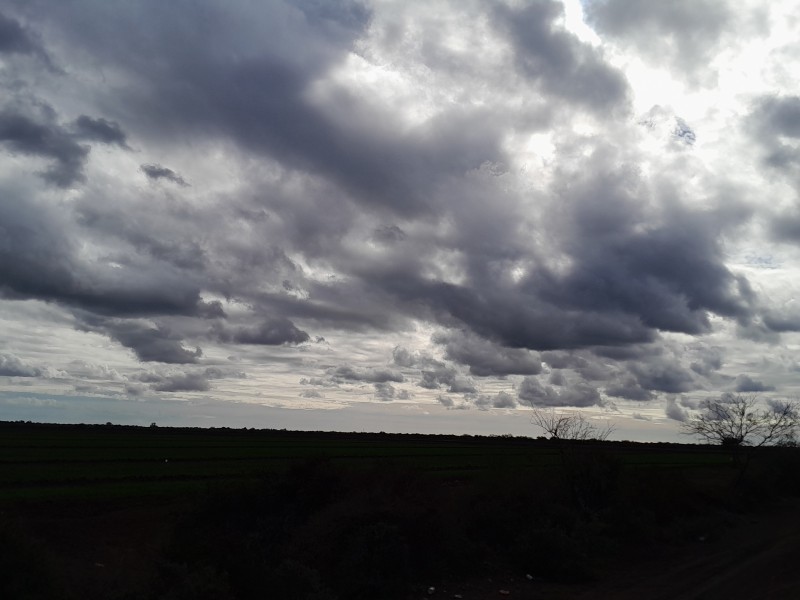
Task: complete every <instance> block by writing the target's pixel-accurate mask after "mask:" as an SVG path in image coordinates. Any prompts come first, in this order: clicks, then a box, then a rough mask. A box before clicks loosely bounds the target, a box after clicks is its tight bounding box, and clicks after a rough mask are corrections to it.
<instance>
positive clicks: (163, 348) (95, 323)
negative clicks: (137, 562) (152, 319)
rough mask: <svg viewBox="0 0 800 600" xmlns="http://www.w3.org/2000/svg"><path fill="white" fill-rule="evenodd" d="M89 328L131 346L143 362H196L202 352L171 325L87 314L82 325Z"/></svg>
mask: <svg viewBox="0 0 800 600" xmlns="http://www.w3.org/2000/svg"><path fill="white" fill-rule="evenodd" d="M78 327H79V328H81V329H83V330H85V331H91V332H94V333H100V334H102V335H106V336H108V337H110V338H111V339H113V340H116V341H118V342H119V343H120V344H122V345H123V346H125V347H126V348H130V349H131V350H133V352H134V353H135V354H136V357H137V358H138V359H139V360H140V361H142V362H150V361H152V362H162V363H170V364H187V363H196V362H197V361H198V359H199V358H200V356H202V351H201V350H200V348H195V349H194V350H189V349H188V348H185V347H184V346H183V344H182V338H181V337H180V336H179V335H177V334H176V333H174V332H172V331H170V330H169V329H168V328H166V327H164V326H159V325H155V326H153V325H151V324H147V323H141V322H139V321H134V320H127V319H115V318H104V317H97V316H93V315H83V320H82V322H81V323H80V324H79V325H78Z"/></svg>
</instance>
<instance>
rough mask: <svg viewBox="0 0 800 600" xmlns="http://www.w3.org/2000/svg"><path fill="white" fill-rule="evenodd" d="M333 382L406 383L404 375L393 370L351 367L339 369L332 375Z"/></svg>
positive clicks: (344, 366)
mask: <svg viewBox="0 0 800 600" xmlns="http://www.w3.org/2000/svg"><path fill="white" fill-rule="evenodd" d="M331 380H333V381H335V382H341V381H364V382H368V383H374V384H384V383H389V382H390V381H392V382H395V383H402V382H403V381H405V378H404V377H403V374H402V373H398V372H396V371H392V370H391V369H362V370H359V369H354V368H353V367H351V366H349V365H343V366H341V367H337V368H336V369H334V371H333V372H332V373H331Z"/></svg>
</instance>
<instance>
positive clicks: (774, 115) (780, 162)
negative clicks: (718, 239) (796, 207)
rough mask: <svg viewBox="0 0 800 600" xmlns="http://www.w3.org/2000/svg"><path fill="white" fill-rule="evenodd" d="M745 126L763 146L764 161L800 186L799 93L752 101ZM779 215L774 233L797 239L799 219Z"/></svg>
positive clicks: (785, 237)
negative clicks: (798, 144) (798, 141)
mask: <svg viewBox="0 0 800 600" xmlns="http://www.w3.org/2000/svg"><path fill="white" fill-rule="evenodd" d="M745 128H746V130H747V132H748V133H749V134H750V136H751V137H752V138H753V140H754V141H755V142H756V144H758V145H759V146H760V147H761V149H762V158H763V160H764V162H765V163H766V164H767V165H768V166H769V167H772V168H773V169H775V170H776V171H777V172H779V173H782V174H783V175H784V176H786V177H787V178H789V180H790V181H791V182H792V183H794V185H795V186H796V187H797V188H798V189H800V179H798V177H797V172H798V168H799V167H800V149H798V147H797V140H798V139H800V96H766V97H762V98H759V99H758V100H756V101H755V102H754V104H753V109H752V112H751V114H750V116H749V118H748V119H747V120H746V125H745ZM785 217H786V215H781V217H780V218H778V219H776V220H775V221H774V223H773V229H774V231H775V233H776V234H777V235H778V236H779V237H781V238H784V239H794V240H797V239H800V225H798V223H800V219H798V218H797V217H794V218H792V219H788V220H786V219H785Z"/></svg>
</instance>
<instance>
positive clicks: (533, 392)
mask: <svg viewBox="0 0 800 600" xmlns="http://www.w3.org/2000/svg"><path fill="white" fill-rule="evenodd" d="M517 395H518V397H519V399H520V401H521V402H523V403H525V404H528V405H530V406H594V405H599V404H601V403H602V399H601V397H600V393H599V392H598V391H597V389H596V388H593V387H591V386H590V385H588V384H586V383H583V382H579V383H576V384H575V385H572V386H569V387H563V388H561V389H555V388H553V387H551V386H545V385H542V384H541V382H540V381H539V380H538V379H537V378H536V377H526V378H525V379H523V380H522V383H521V384H520V386H519V390H518V392H517Z"/></svg>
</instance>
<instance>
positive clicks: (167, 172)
mask: <svg viewBox="0 0 800 600" xmlns="http://www.w3.org/2000/svg"><path fill="white" fill-rule="evenodd" d="M139 168H140V169H141V170H142V172H143V173H144V174H145V175H147V177H148V178H149V179H152V180H154V181H157V180H159V179H166V180H167V181H171V182H172V183H175V184H177V185H180V186H182V187H186V186H188V185H189V184H188V183H186V180H184V178H183V177H181V176H180V175H178V174H177V173H176V172H175V171H173V170H172V169H168V168H167V167H162V166H161V165H157V164H146V165H141V167H139Z"/></svg>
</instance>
